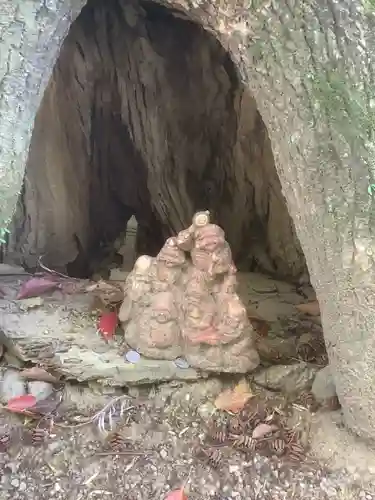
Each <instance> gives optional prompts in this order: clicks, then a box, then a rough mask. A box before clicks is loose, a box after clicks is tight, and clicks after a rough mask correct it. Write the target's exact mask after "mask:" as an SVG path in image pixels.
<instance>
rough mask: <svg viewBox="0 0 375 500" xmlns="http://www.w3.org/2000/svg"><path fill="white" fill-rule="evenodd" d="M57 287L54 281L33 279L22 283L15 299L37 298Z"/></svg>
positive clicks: (57, 283) (57, 284) (56, 282)
mask: <svg viewBox="0 0 375 500" xmlns="http://www.w3.org/2000/svg"><path fill="white" fill-rule="evenodd" d="M58 286H59V282H58V281H56V279H49V278H36V277H33V278H31V279H29V280H28V281H26V282H25V283H23V285H22V286H21V288H20V290H19V292H18V295H17V297H16V299H17V300H19V299H28V298H29V297H37V296H38V295H40V294H42V293H46V292H50V291H52V290H55V289H56V288H57V287H58Z"/></svg>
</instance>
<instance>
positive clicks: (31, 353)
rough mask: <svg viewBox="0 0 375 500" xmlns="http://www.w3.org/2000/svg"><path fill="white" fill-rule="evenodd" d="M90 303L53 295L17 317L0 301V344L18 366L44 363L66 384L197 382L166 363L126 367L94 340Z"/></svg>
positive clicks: (114, 350) (14, 305) (115, 351)
mask: <svg viewBox="0 0 375 500" xmlns="http://www.w3.org/2000/svg"><path fill="white" fill-rule="evenodd" d="M17 286H18V285H17V284H15V287H17ZM91 300H92V297H90V295H89V294H86V295H84V294H83V295H80V294H75V295H66V296H65V297H64V296H63V295H62V294H61V293H60V292H55V293H54V294H53V295H51V296H49V297H48V296H46V297H45V301H44V304H43V306H41V307H39V308H37V309H30V310H28V311H21V310H20V308H19V307H18V305H17V301H14V302H12V301H8V300H0V341H1V342H3V343H4V344H5V345H6V346H7V347H8V348H9V349H10V350H11V352H13V353H15V354H17V356H18V357H19V358H21V359H22V360H23V361H32V362H34V363H39V362H43V363H47V365H48V366H50V367H51V368H53V369H54V370H56V371H57V372H58V373H60V374H62V375H64V377H66V378H67V379H68V380H69V379H72V380H78V381H81V382H85V381H92V380H97V381H98V382H100V383H101V384H103V385H112V386H125V385H127V384H133V383H134V384H137V383H141V384H142V383H151V382H160V381H165V380H173V379H181V380H194V379H197V378H199V377H200V376H202V375H200V374H198V373H197V372H196V371H195V370H193V369H192V368H188V369H179V368H177V367H176V366H175V365H174V364H173V363H172V362H171V361H162V360H152V359H151V360H150V359H141V361H140V362H139V363H137V364H136V365H132V364H130V363H127V362H125V360H124V358H123V356H122V355H121V354H120V353H119V350H118V348H117V347H116V346H110V345H107V344H105V343H104V341H103V340H102V339H101V338H99V337H98V336H97V335H96V323H95V320H94V319H93V317H92V316H91V315H90V314H89V312H88V311H89V307H90V303H91Z"/></svg>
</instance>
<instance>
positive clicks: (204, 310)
mask: <svg viewBox="0 0 375 500" xmlns="http://www.w3.org/2000/svg"><path fill="white" fill-rule="evenodd" d="M184 314H185V325H186V327H187V328H189V329H190V328H197V329H199V330H203V329H205V328H208V327H209V326H211V325H212V322H213V320H214V316H215V303H214V301H213V300H212V298H211V297H210V296H208V297H205V296H203V297H199V296H198V297H191V296H190V297H187V298H186V300H185V303H184Z"/></svg>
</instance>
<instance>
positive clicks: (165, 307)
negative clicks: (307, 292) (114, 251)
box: [119, 212, 259, 373]
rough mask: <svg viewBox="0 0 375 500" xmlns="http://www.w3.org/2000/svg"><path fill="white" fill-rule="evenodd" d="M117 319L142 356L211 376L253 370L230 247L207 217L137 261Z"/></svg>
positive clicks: (201, 215) (251, 346)
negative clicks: (181, 362)
mask: <svg viewBox="0 0 375 500" xmlns="http://www.w3.org/2000/svg"><path fill="white" fill-rule="evenodd" d="M119 319H120V321H121V322H122V326H123V330H124V337H125V342H126V343H127V344H128V345H129V346H130V347H132V348H133V349H136V350H137V351H138V352H139V353H140V354H143V355H144V356H146V357H150V358H154V359H155V358H156V359H170V360H173V359H175V358H176V357H178V356H183V357H185V358H186V360H187V361H188V362H189V364H190V365H191V366H192V367H194V368H197V369H201V370H207V371H216V372H238V373H246V372H248V371H251V370H254V369H255V368H256V367H257V366H258V364H259V356H258V354H257V352H256V350H255V347H254V340H253V336H254V332H253V329H252V326H251V324H250V322H249V320H248V317H247V313H246V309H245V307H244V305H243V304H242V302H241V300H240V298H239V296H238V295H237V293H236V268H235V266H234V264H233V261H232V254H231V250H230V246H229V244H228V242H227V241H226V240H225V234H224V231H223V230H222V229H221V228H220V227H219V226H217V225H215V224H211V223H210V215H209V212H198V213H197V214H195V216H194V217H193V222H192V225H191V226H190V227H189V228H187V229H185V230H183V231H181V232H180V233H179V234H178V235H177V236H176V237H172V238H168V240H167V241H166V243H165V245H164V247H163V248H162V249H161V250H160V252H159V254H158V255H157V256H156V257H155V258H152V257H148V256H141V257H139V259H138V260H137V262H136V263H135V266H134V269H133V271H132V272H131V273H130V274H129V276H128V277H127V280H126V284H125V298H124V302H123V304H122V306H121V309H120V314H119Z"/></svg>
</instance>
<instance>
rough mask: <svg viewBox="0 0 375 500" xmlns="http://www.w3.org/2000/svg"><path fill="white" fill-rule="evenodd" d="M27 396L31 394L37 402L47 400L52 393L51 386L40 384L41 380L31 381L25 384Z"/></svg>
mask: <svg viewBox="0 0 375 500" xmlns="http://www.w3.org/2000/svg"><path fill="white" fill-rule="evenodd" d="M27 388H28V392H29V394H32V395H33V396H34V397H35V398H36V400H37V401H42V400H43V399H47V398H48V396H50V395H51V394H52V392H53V386H52V384H49V383H48V382H42V381H41V380H31V381H30V382H28V383H27Z"/></svg>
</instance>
